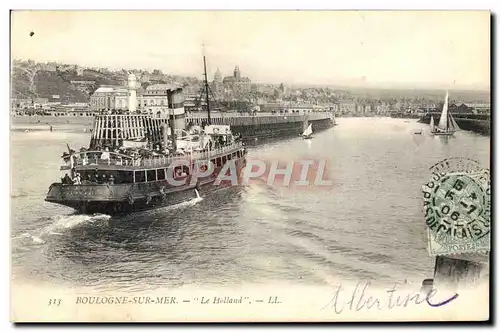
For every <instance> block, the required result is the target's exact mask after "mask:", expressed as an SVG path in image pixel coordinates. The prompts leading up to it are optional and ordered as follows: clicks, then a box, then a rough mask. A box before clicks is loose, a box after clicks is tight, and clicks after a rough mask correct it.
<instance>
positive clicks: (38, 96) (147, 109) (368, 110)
mask: <svg viewBox="0 0 500 332" xmlns="http://www.w3.org/2000/svg"><path fill="white" fill-rule="evenodd" d="M129 74H134V75H135V77H137V82H138V87H137V91H136V93H137V105H136V107H135V109H136V110H137V112H141V113H150V114H154V113H155V112H157V111H159V110H161V109H162V108H166V107H168V100H167V90H168V89H169V88H170V87H171V86H172V85H175V86H177V87H179V88H182V89H183V92H184V99H185V101H184V106H185V109H186V112H187V113H188V114H189V113H196V112H199V111H203V110H204V108H206V102H205V98H204V93H205V91H204V89H203V82H202V79H201V77H200V78H196V77H184V76H179V75H174V74H165V73H163V72H162V71H161V70H159V69H155V70H151V71H148V70H142V69H120V70H112V69H109V68H97V67H82V66H78V65H66V64H60V63H56V62H47V63H39V62H34V61H32V60H28V61H21V60H14V61H13V64H12V87H13V89H12V95H11V114H13V115H34V114H38V115H53V116H91V115H94V114H102V113H106V112H111V111H126V110H129V105H128V98H127V96H128V90H127V85H126V81H127V77H128V75H129ZM208 80H209V86H210V91H209V95H210V98H209V100H210V103H211V108H212V109H214V110H216V111H220V112H236V113H242V114H243V113H245V114H248V113H249V114H254V113H257V112H268V113H274V114H286V113H296V112H297V113H307V112H322V111H330V112H334V113H335V115H336V116H354V117H356V116H360V117H363V116H392V117H420V116H423V115H424V114H426V113H428V112H436V111H438V110H439V109H440V108H441V107H442V92H441V91H437V92H429V91H427V92H426V91H423V92H418V91H417V92H415V91H413V90H409V91H403V92H400V91H389V92H387V91H383V92H379V93H376V92H375V93H371V92H364V93H357V92H356V91H354V90H355V89H349V88H333V87H314V86H292V85H287V84H286V83H280V84H265V83H256V82H252V79H251V77H249V75H245V74H244V68H243V69H240V67H239V66H238V65H237V64H235V65H234V70H233V72H231V73H222V72H221V71H220V70H219V69H218V68H217V70H216V71H215V73H214V74H213V76H212V77H211V78H208ZM490 109H491V106H490V99H489V93H487V94H485V93H482V95H481V94H474V93H473V92H472V93H470V92H466V93H457V94H455V95H453V94H452V96H451V98H450V105H449V110H450V112H453V113H467V114H484V115H489V114H490Z"/></svg>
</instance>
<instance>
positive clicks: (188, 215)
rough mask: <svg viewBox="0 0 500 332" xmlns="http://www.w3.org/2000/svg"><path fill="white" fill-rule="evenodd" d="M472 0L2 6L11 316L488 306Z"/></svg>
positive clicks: (485, 172) (274, 315)
mask: <svg viewBox="0 0 500 332" xmlns="http://www.w3.org/2000/svg"><path fill="white" fill-rule="evenodd" d="M490 22H491V14H490V12H488V11H286V10H282V11H118V10H117V11H62V10H59V11H28V10H17V11H12V12H11V45H10V46H11V64H10V66H11V77H10V88H11V95H10V147H11V148H10V156H9V158H10V167H11V191H10V209H11V215H10V249H11V253H10V257H11V262H10V264H11V274H10V288H11V294H10V296H11V313H10V319H11V321H12V322H16V323H24V322H434V321H488V320H489V319H490V311H489V308H490V298H489V294H490V283H489V279H490V263H489V259H490V237H491V234H490V231H491V221H490V219H491V217H490V215H491V180H490V163H491V157H490V151H491V150H490V144H491V143H490V133H491V123H492V122H491V96H490Z"/></svg>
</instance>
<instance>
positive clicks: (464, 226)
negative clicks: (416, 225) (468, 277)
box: [423, 158, 491, 254]
mask: <svg viewBox="0 0 500 332" xmlns="http://www.w3.org/2000/svg"><path fill="white" fill-rule="evenodd" d="M431 170H432V171H433V174H432V178H431V179H430V180H429V181H428V182H427V183H426V184H425V185H424V186H423V196H424V211H425V222H426V225H427V227H428V235H429V242H430V243H429V245H430V249H431V250H430V251H431V254H443V253H465V252H477V251H485V250H489V234H490V213H491V197H490V196H491V193H490V173H489V171H488V170H486V169H481V168H480V165H479V163H477V162H475V161H473V160H471V159H466V158H462V160H460V159H458V158H454V159H447V160H444V161H443V162H441V163H438V164H436V165H434V166H433V167H431Z"/></svg>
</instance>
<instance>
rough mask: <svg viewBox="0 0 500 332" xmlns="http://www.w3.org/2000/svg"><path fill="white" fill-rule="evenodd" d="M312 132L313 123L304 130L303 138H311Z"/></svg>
mask: <svg viewBox="0 0 500 332" xmlns="http://www.w3.org/2000/svg"><path fill="white" fill-rule="evenodd" d="M312 133H313V130H312V124H310V125H309V126H308V127H307V128H306V130H304V132H303V133H302V138H304V139H311V138H312Z"/></svg>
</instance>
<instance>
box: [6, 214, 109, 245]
mask: <svg viewBox="0 0 500 332" xmlns="http://www.w3.org/2000/svg"><path fill="white" fill-rule="evenodd" d="M110 218H111V216H109V215H106V214H94V215H83V214H75V215H64V216H54V217H50V218H49V219H48V221H49V222H48V224H47V225H46V226H44V227H42V228H41V229H39V230H34V231H31V232H25V233H22V234H20V235H18V236H15V237H13V238H12V239H13V240H21V241H26V240H31V242H32V243H35V244H43V243H45V242H46V241H47V239H48V238H49V237H50V236H52V235H59V236H60V235H64V232H65V231H67V230H69V229H72V228H75V227H78V226H79V225H83V224H94V223H99V222H107V221H108V220H109V219H110Z"/></svg>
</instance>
